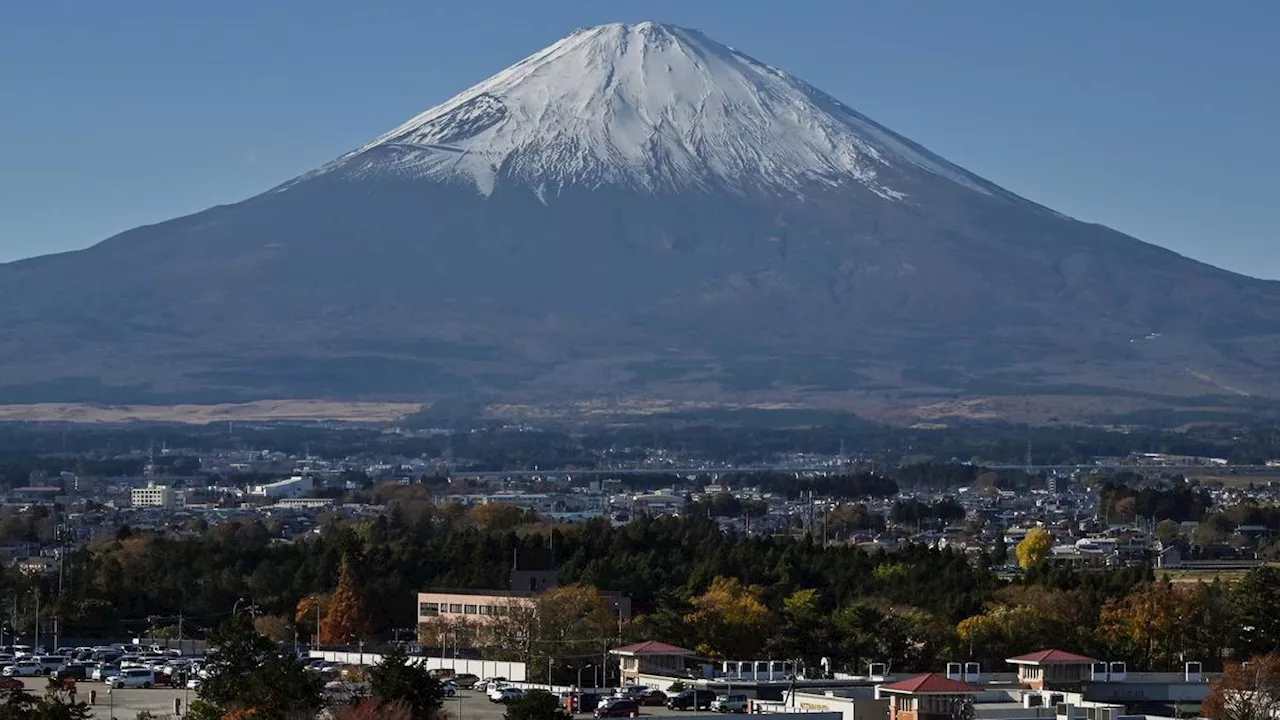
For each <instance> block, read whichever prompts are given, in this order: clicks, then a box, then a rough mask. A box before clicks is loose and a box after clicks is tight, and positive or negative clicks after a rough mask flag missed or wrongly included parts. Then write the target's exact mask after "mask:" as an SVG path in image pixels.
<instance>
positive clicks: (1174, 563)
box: [1156, 540, 1186, 568]
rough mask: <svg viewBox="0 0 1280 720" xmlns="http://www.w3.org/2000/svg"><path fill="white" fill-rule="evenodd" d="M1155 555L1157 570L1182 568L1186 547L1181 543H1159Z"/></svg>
mask: <svg viewBox="0 0 1280 720" xmlns="http://www.w3.org/2000/svg"><path fill="white" fill-rule="evenodd" d="M1158 548H1159V549H1158V551H1157V553H1156V567H1157V568H1176V567H1182V559H1183V557H1185V555H1186V546H1185V544H1184V543H1182V542H1181V541H1177V540H1175V541H1173V542H1169V543H1163V542H1162V543H1160V544H1159V546H1158Z"/></svg>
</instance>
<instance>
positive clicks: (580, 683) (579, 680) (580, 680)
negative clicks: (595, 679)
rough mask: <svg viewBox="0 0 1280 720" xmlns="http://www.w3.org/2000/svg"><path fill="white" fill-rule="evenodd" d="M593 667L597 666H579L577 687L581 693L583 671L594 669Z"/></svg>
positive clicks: (589, 664) (588, 664)
mask: <svg viewBox="0 0 1280 720" xmlns="http://www.w3.org/2000/svg"><path fill="white" fill-rule="evenodd" d="M592 667H595V666H594V665H592V664H591V663H587V664H586V665H579V666H578V685H577V687H578V690H579V691H581V690H582V671H583V670H586V669H588V668H592Z"/></svg>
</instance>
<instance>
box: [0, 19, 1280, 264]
mask: <svg viewBox="0 0 1280 720" xmlns="http://www.w3.org/2000/svg"><path fill="white" fill-rule="evenodd" d="M620 20H621V21H637V20H658V21H663V22H673V23H676V24H680V25H685V26H688V27H694V28H698V29H700V30H702V31H704V32H706V33H707V34H708V35H710V36H711V37H713V38H716V39H717V40H720V41H721V42H724V43H726V44H729V45H732V46H735V47H737V48H738V49H740V50H742V51H744V52H746V53H748V54H750V55H752V56H754V57H756V58H757V59H760V60H762V61H764V62H767V63H769V64H772V65H776V66H778V67H780V68H783V69H785V70H787V71H788V72H791V73H793V74H795V75H797V76H799V77H801V78H804V79H805V80H808V81H809V82H810V83H812V84H814V85H816V86H818V87H820V88H822V89H824V90H826V91H827V92H829V93H831V94H832V95H834V96H836V97H838V98H839V99H841V100H843V101H844V102H846V103H847V104H848V105H850V106H852V107H854V108H857V109H859V110H860V111H862V112H863V113H865V114H867V115H869V116H871V117H872V118H875V119H876V120H878V121H880V122H882V123H884V124H885V125H888V126H889V127H892V128H894V129H895V130H897V131H899V132H901V133H903V134H905V135H907V136H908V137H911V138H913V139H915V140H916V141H918V142H920V143H922V144H924V145H925V146H927V147H929V148H930V149H932V150H934V151H935V152H938V153H939V154H941V155H943V156H944V157H947V158H948V159H950V160H952V161H954V162H957V163H959V164H961V165H963V166H965V167H967V168H969V169H970V170H972V171H974V172H977V173H978V174H980V175H983V176H985V177H987V178H988V179H990V180H992V181H994V182H996V183H999V184H1001V185H1004V186H1005V187H1007V188H1009V189H1011V190H1013V191H1015V192H1018V193H1020V194H1022V195H1025V196H1027V197H1029V198H1031V199H1033V200H1035V201H1038V202H1040V203H1043V204H1045V205H1048V206H1050V207H1053V208H1054V209H1056V210H1059V211H1061V212H1065V213H1067V214H1069V215H1072V216H1075V217H1077V218H1080V219H1082V220H1088V221H1092V222H1099V223H1103V224H1106V225H1110V226H1112V227H1115V228H1117V229H1119V230H1122V231H1125V232H1128V233H1130V234H1132V235H1135V236H1137V237H1139V238H1141V239H1143V240H1146V241H1148V242H1152V243H1156V244H1159V245H1163V246H1165V247H1169V248H1171V249H1174V250H1176V251H1178V252H1181V253H1184V254H1186V255H1190V256H1192V257H1195V258H1197V259H1200V260H1204V261H1206V262H1209V263H1212V264H1215V265H1219V266H1222V267H1226V268H1229V269H1232V270H1236V271H1239V272H1244V273H1248V274H1251V275H1255V276H1260V277H1268V278H1277V279H1280V251H1278V250H1280V248H1277V245H1280V200H1278V196H1280V179H1278V177H1280V173H1278V172H1277V168H1280V133H1277V128H1280V59H1278V58H1280V54H1278V53H1276V51H1275V38H1276V35H1275V33H1276V28H1277V27H1278V26H1280V3H1271V2H1250V3H1208V2H1203V1H1202V0H1198V1H1195V2H1190V1H1183V0H1128V1H1126V2H1114V0H1077V1H1074V2H1058V3H1045V2H1024V1H1020V0H1019V1H1015V0H1007V1H1006V0H976V1H975V2H952V1H943V0H922V1H921V2H901V1H900V0H884V1H872V0H856V1H852V2H851V1H850V0H831V1H827V0H793V2H783V3H780V2H776V1H775V2H764V1H762V0H697V1H696V2H695V1H693V0H682V1H680V2H673V1H667V0H647V1H645V2H628V1H625V0H610V1H608V2H601V1H600V0H594V1H588V0H580V1H571V0H542V1H541V2H536V3H535V2H527V1H524V0H521V1H517V0H485V1H481V2H472V3H456V2H455V3H438V2H430V1H428V0H417V1H412V2H411V1H409V0H370V1H369V2H355V1H353V0H274V1H273V2H262V1H261V0H220V1H219V2H175V1H174V0H118V1H115V2H103V1H99V0H78V1H76V2H70V1H67V0H39V2H28V1H22V0H14V1H11V2H3V3H0V98H2V100H0V261H4V260H12V259H16V258H19V257H26V256H30V255H36V254H43V253H48V252H57V251H62V250H68V249H74V248H80V247H85V246H88V245H91V244H93V243H96V242H98V241H100V240H103V239H105V238H106V237H108V236H110V235H112V234H114V233H116V232H119V231H122V230H126V229H128V228H131V227H134V226H137V225H141V224H146V223H152V222H158V221H161V220H165V219H168V218H170V217H173V216H176V215H181V214H186V213H190V212H195V211H197V210H201V209H203V208H205V207H208V206H210V205H214V204H220V203H228V202H234V201H236V200H240V199H243V198H246V197H249V196H251V195H254V194H256V193H258V192H261V191H262V190H265V189H267V188H269V187H271V186H273V185H276V184H278V183H280V182H282V181H284V180H286V179H288V178H290V177H292V176H294V175H296V174H299V173H301V172H304V171H306V170H308V169H310V168H312V167H314V166H316V165H318V164H320V163H322V162H324V161H326V160H329V159H331V158H333V157H335V156H337V155H339V154H341V153H342V152H344V151H346V150H348V149H350V148H352V147H353V146H356V145H359V144H361V143H362V142H363V141H365V140H368V139H370V138H372V137H373V136H374V135H376V134H378V133H380V132H381V131H383V130H386V129H388V128H390V127H392V126H394V125H396V124H398V123H400V122H401V121H403V120H405V119H407V118H409V117H410V116H412V115H415V114H417V113H418V112H421V111H422V110H425V109H426V108H428V107H430V106H431V105H434V104H436V103H438V102H440V101H442V100H444V99H446V98H448V97H449V96H451V95H453V94H454V93H456V92H457V91H459V90H462V89H463V88H465V87H467V86H469V85H471V84H473V83H474V82H476V81H479V80H481V79H483V78H485V77H487V76H488V75H490V74H492V73H494V72H496V71H498V70H500V69H501V68H503V67H505V66H506V65H508V64H510V63H512V62H514V61H516V60H518V59H520V58H521V57H523V56H525V55H528V54H530V53H532V52H534V51H535V50H537V49H539V48H541V47H543V46H544V45H547V44H549V43H551V42H553V41H555V40H556V39H558V38H559V37H561V36H563V35H565V34H567V33H569V32H570V31H572V30H573V29H574V28H577V27H582V26H587V25H595V24H599V23H603V22H614V21H620Z"/></svg>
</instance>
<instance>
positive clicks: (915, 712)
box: [879, 673, 982, 720]
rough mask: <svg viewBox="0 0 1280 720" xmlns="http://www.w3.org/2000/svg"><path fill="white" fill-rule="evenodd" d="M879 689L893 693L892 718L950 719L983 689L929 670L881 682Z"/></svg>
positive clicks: (890, 711) (890, 716) (888, 693)
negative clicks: (893, 681) (928, 671)
mask: <svg viewBox="0 0 1280 720" xmlns="http://www.w3.org/2000/svg"><path fill="white" fill-rule="evenodd" d="M879 691H880V694H882V695H888V696H889V698H888V700H889V720H949V719H950V718H953V717H955V716H956V714H957V712H956V711H957V709H958V708H960V707H961V706H962V705H964V704H965V703H971V702H973V696H974V695H977V694H978V693H980V692H982V689H981V688H978V687H974V686H973V685H970V684H968V683H963V682H960V681H959V680H953V679H951V678H949V677H947V676H946V675H942V674H939V673H925V674H924V675H916V676H915V677H911V678H907V679H906V680H899V681H898V682H895V683H890V684H888V685H881V686H880V688H879Z"/></svg>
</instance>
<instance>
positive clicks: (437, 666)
mask: <svg viewBox="0 0 1280 720" xmlns="http://www.w3.org/2000/svg"><path fill="white" fill-rule="evenodd" d="M311 657H313V658H321V659H323V660H325V661H326V662H336V663H342V664H344V665H376V664H377V663H379V662H381V661H382V655H381V654H379V653H369V652H366V653H362V652H350V651H335V650H312V651H311ZM409 662H412V663H417V664H420V665H423V666H425V667H426V668H427V669H429V670H442V669H449V670H453V671H454V672H455V673H458V674H462V673H471V674H472V675H475V676H477V677H482V678H487V677H504V678H506V679H507V680H510V681H512V682H524V681H525V680H526V679H527V674H526V672H527V671H526V668H525V664H524V663H522V662H500V661H497V660H464V659H462V658H439V657H424V656H421V655H410V656H409Z"/></svg>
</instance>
